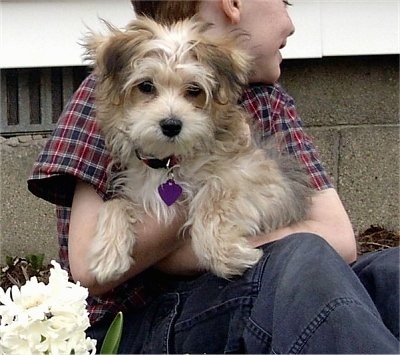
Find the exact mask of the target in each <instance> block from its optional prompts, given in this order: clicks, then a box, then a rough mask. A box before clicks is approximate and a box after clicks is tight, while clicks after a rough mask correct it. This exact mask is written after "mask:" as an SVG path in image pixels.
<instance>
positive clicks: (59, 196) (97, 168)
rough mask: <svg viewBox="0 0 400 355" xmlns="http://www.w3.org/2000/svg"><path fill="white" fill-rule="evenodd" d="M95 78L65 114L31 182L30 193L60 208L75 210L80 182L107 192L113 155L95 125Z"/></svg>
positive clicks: (87, 81)
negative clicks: (109, 168) (72, 204)
mask: <svg viewBox="0 0 400 355" xmlns="http://www.w3.org/2000/svg"><path fill="white" fill-rule="evenodd" d="M94 87H95V78H94V77H93V76H92V75H90V76H88V77H87V78H86V79H85V80H84V81H83V82H82V84H81V86H80V87H79V89H78V90H77V91H76V92H75V94H74V96H73V97H72V98H71V100H70V102H69V104H68V105H67V107H66V108H65V110H64V112H63V113H62V115H61V117H60V119H59V121H58V122H57V127H56V129H55V130H54V132H53V133H52V135H51V137H50V138H49V140H48V141H47V143H46V145H45V147H44V149H43V150H42V152H41V154H40V155H39V158H38V159H37V161H36V162H35V164H34V166H33V170H32V173H31V175H30V176H29V178H28V188H29V190H30V191H31V192H32V193H33V194H35V195H36V196H38V197H41V198H43V199H45V200H47V201H49V202H52V203H54V204H56V205H62V206H71V203H72V198H73V194H74V189H75V183H76V179H80V180H82V181H84V182H87V183H89V184H91V185H93V186H94V188H95V189H96V191H97V192H98V193H99V195H100V196H101V197H104V196H105V195H106V192H107V169H106V168H107V167H108V165H109V162H110V155H109V153H108V152H107V150H106V149H105V147H104V139H103V137H102V136H101V134H100V132H99V128H98V125H97V124H96V121H95V108H94V95H93V92H94Z"/></svg>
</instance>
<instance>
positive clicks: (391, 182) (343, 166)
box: [0, 56, 400, 263]
mask: <svg viewBox="0 0 400 355" xmlns="http://www.w3.org/2000/svg"><path fill="white" fill-rule="evenodd" d="M281 82H282V84H283V86H284V87H285V88H286V89H287V90H288V91H289V93H291V94H292V96H294V97H295V98H296V101H297V107H298V111H299V113H300V115H301V117H302V118H303V120H304V122H305V123H306V126H307V127H306V130H307V132H308V133H310V134H311V136H312V137H313V138H314V140H315V142H316V144H317V146H318V148H319V151H320V153H321V155H322V159H323V161H324V163H325V166H326V169H327V170H328V171H329V172H330V174H331V176H332V177H333V178H334V182H335V185H336V187H337V189H338V191H339V194H340V196H341V198H342V200H343V202H344V204H345V207H346V209H347V211H348V212H349V214H350V217H351V219H352V222H353V225H354V229H355V230H356V232H358V231H363V230H365V229H366V228H368V227H369V226H370V225H371V224H375V225H376V224H379V225H382V226H384V227H386V228H388V229H395V230H399V229H400V221H399V181H400V180H399V60H398V57H397V56H376V57H354V58H346V57H338V58H325V59H318V60H293V61H287V62H286V63H285V64H284V67H283V74H282V80H281ZM43 142H44V139H43V137H42V136H28V137H14V138H9V139H4V138H1V140H0V152H1V173H0V174H1V175H0V176H1V189H0V228H1V229H0V241H1V253H0V263H3V262H4V257H5V255H13V256H14V255H18V256H23V255H25V254H28V253H41V252H44V253H45V254H46V256H47V258H48V259H49V258H53V257H56V256H57V252H56V229H55V223H54V208H53V206H51V205H50V204H48V203H47V202H45V201H41V200H39V199H37V198H35V197H34V196H32V195H31V194H30V193H29V192H28V191H27V189H26V177H27V174H28V172H29V170H30V168H31V166H32V163H33V161H34V160H35V159H36V157H37V154H38V153H39V151H40V148H41V146H42V144H43Z"/></svg>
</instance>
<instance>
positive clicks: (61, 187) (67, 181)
mask: <svg viewBox="0 0 400 355" xmlns="http://www.w3.org/2000/svg"><path fill="white" fill-rule="evenodd" d="M95 84H96V81H95V78H94V76H93V75H89V76H88V77H87V78H86V79H85V80H84V81H83V83H82V84H81V86H80V88H79V89H78V90H77V91H76V92H75V94H74V96H73V97H72V99H71V101H70V102H69V104H68V106H67V107H66V109H65V111H64V112H63V114H62V115H61V117H60V120H59V122H58V124H57V127H56V129H55V130H54V132H53V133H52V136H51V137H50V138H49V140H48V142H47V144H46V145H45V147H44V149H43V151H42V153H41V154H40V156H39V158H38V160H37V161H36V163H35V164H34V167H33V171H32V173H31V175H30V177H29V179H28V188H29V190H30V191H31V192H32V193H33V194H35V195H37V196H38V197H41V198H43V199H45V200H47V201H49V202H51V203H54V204H55V205H56V206H57V207H56V212H57V231H58V239H59V245H60V252H59V256H60V263H61V265H62V267H63V268H64V269H66V270H69V262H68V230H69V219H70V212H71V209H70V207H71V204H72V198H73V194H74V189H75V184H76V180H77V179H80V180H82V181H84V182H86V183H89V184H91V185H92V186H93V187H94V188H95V189H96V191H97V193H98V194H99V195H100V196H101V197H102V198H103V199H107V197H108V196H107V190H108V186H107V182H108V170H107V166H108V165H109V162H110V155H109V153H108V151H107V150H106V149H105V147H104V140H103V137H102V136H101V134H100V132H99V128H98V126H97V124H96V121H95V107H94V95H93V93H94V87H95ZM240 103H241V105H242V106H243V107H244V108H245V109H246V110H247V111H248V112H250V113H251V114H252V115H253V117H254V119H255V120H256V122H257V123H258V124H259V125H260V126H261V127H262V129H263V134H264V136H270V135H273V134H276V133H279V134H280V135H282V137H283V138H284V139H283V143H284V144H285V148H286V149H287V151H288V152H289V153H290V154H294V155H295V156H296V157H297V158H298V159H299V160H300V162H301V163H302V164H303V165H304V167H305V169H306V171H307V172H308V174H309V176H310V178H311V181H312V183H313V185H314V187H315V188H316V189H318V190H321V189H326V188H329V187H332V184H331V182H330V180H329V177H328V175H327V174H326V172H325V170H324V169H323V167H322V164H321V162H320V159H319V157H318V155H317V152H316V150H315V147H314V144H313V142H312V140H311V139H310V137H308V136H307V135H306V134H305V132H304V131H303V129H302V122H301V120H300V118H299V117H298V115H297V112H296V109H295V106H294V102H293V99H292V98H291V97H290V96H289V95H288V94H287V93H286V92H285V91H284V90H283V89H282V88H281V87H280V86H279V85H268V86H267V85H257V86H256V85H253V86H251V87H249V88H248V89H247V90H245V92H244V94H243V97H242V100H241V102H240ZM145 275H146V272H145V273H144V274H143V275H140V276H139V277H136V278H134V279H132V280H130V281H129V282H126V283H125V284H123V285H121V286H119V287H117V288H116V289H114V290H112V291H111V292H109V293H108V294H106V295H103V296H101V297H89V299H88V308H89V313H90V319H91V322H92V323H93V322H95V321H98V320H100V319H101V318H102V317H104V316H106V315H114V314H115V313H116V312H118V311H120V310H122V311H124V310H126V309H129V308H132V307H141V306H143V305H145V304H146V302H147V301H148V300H149V299H150V298H151V296H152V295H154V294H156V293H157V291H159V290H160V289H159V288H158V287H157V284H156V283H155V281H154V280H153V278H151V277H150V278H149V277H147V278H146V277H145ZM151 280H153V281H151Z"/></svg>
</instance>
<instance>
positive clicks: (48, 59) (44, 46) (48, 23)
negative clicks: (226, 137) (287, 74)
mask: <svg viewBox="0 0 400 355" xmlns="http://www.w3.org/2000/svg"><path fill="white" fill-rule="evenodd" d="M292 2H293V3H294V6H293V7H290V8H289V11H290V13H291V15H292V18H293V21H294V23H295V26H296V33H295V34H294V35H293V36H292V38H290V39H289V41H288V46H287V47H286V48H285V49H284V51H283V55H284V57H285V58H312V57H322V56H335V55H368V54H398V53H400V50H399V46H400V44H399V42H400V38H399V7H400V5H399V3H400V0H336V1H335V0H333V1H332V0H292ZM0 6H1V33H0V67H2V68H11V67H43V66H69V65H81V64H82V48H81V47H80V46H79V44H78V42H79V40H80V39H81V38H82V36H83V34H84V33H85V31H86V27H85V26H88V27H90V28H98V27H99V26H100V22H99V17H100V18H104V19H106V20H108V21H110V22H112V23H114V24H116V25H117V26H121V27H122V26H123V25H124V24H126V23H127V22H128V21H129V20H130V19H131V18H132V16H133V12H132V8H131V5H130V2H129V0H112V1H111V0H109V1H107V0H85V1H78V0H47V1H45V0H25V1H24V0H2V1H1V4H0ZM266 35H267V34H266Z"/></svg>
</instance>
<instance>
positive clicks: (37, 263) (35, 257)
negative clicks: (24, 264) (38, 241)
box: [25, 254, 44, 270]
mask: <svg viewBox="0 0 400 355" xmlns="http://www.w3.org/2000/svg"><path fill="white" fill-rule="evenodd" d="M25 259H26V260H27V261H28V262H29V263H30V264H31V266H32V267H33V269H34V270H40V269H41V268H42V267H43V260H44V254H31V255H27V256H26V257H25Z"/></svg>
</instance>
